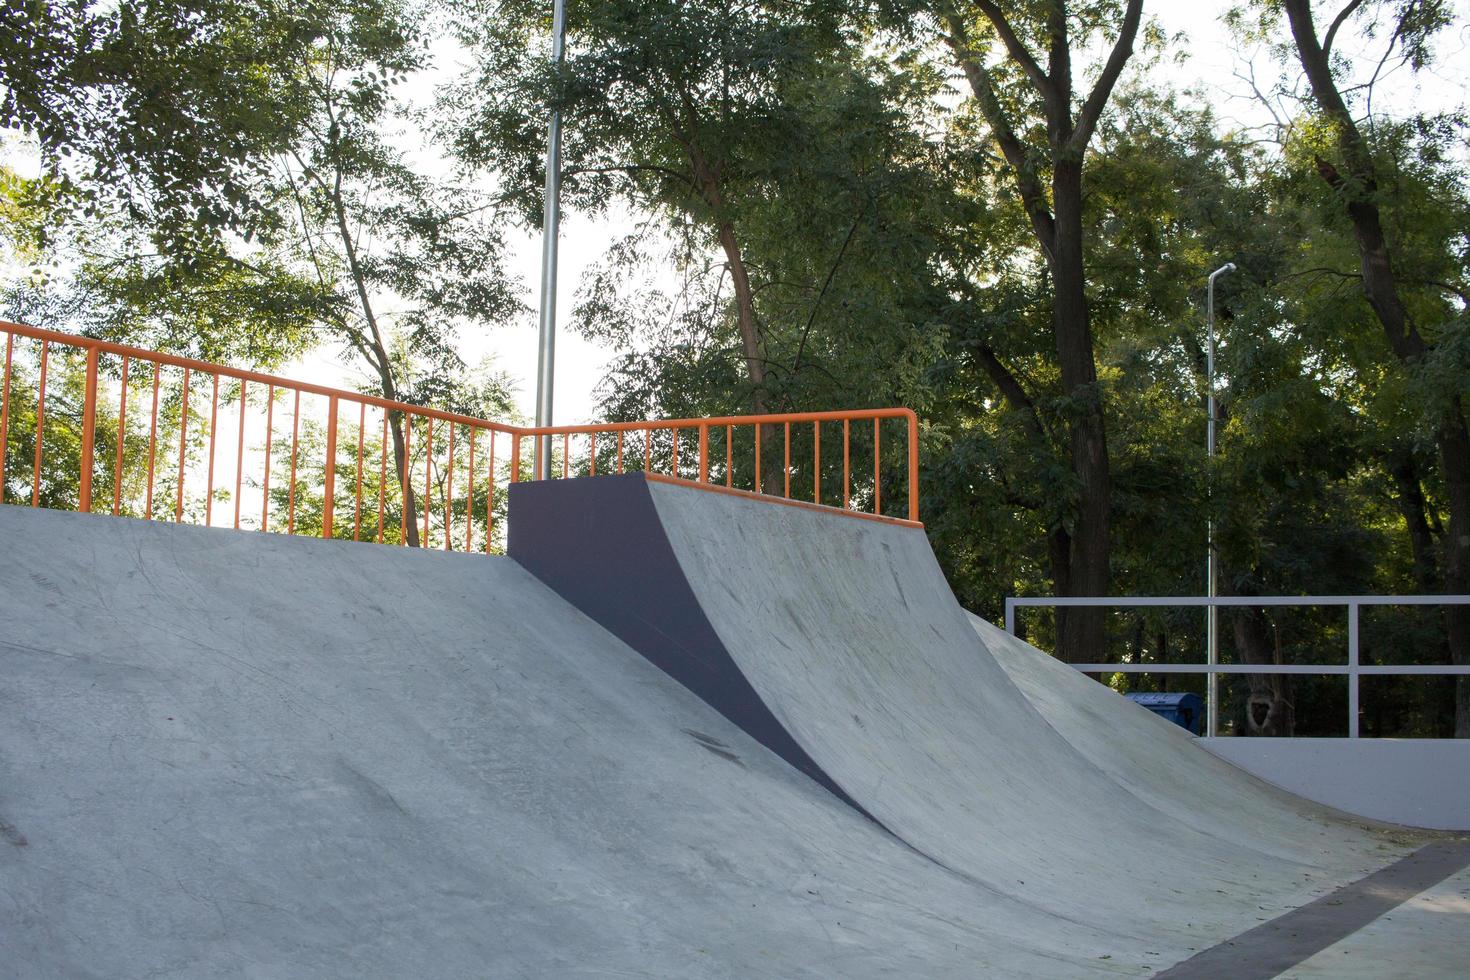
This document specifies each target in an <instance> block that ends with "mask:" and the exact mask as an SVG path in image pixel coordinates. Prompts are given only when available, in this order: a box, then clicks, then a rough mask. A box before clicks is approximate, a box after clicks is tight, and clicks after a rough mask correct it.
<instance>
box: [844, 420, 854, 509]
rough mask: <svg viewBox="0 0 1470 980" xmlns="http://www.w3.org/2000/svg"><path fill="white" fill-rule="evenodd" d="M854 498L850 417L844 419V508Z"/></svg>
mask: <svg viewBox="0 0 1470 980" xmlns="http://www.w3.org/2000/svg"><path fill="white" fill-rule="evenodd" d="M851 498H852V426H851V423H850V421H849V420H848V419H843V420H842V509H843V510H847V504H848V501H849V500H850V499H851Z"/></svg>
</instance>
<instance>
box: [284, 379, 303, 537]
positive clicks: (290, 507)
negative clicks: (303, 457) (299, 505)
mask: <svg viewBox="0 0 1470 980" xmlns="http://www.w3.org/2000/svg"><path fill="white" fill-rule="evenodd" d="M300 435H301V389H300V388H297V389H296V398H295V401H294V402H293V403H292V405H291V485H290V487H289V489H288V490H287V491H286V533H287V534H295V533H296V448H297V446H298V445H299V444H300V442H299V439H300Z"/></svg>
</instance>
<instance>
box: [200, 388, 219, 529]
mask: <svg viewBox="0 0 1470 980" xmlns="http://www.w3.org/2000/svg"><path fill="white" fill-rule="evenodd" d="M211 377H213V378H214V383H213V385H211V386H210V389H209V467H208V469H207V470H206V472H205V477H204V526H205V527H209V524H210V518H211V516H212V515H213V514H214V447H215V444H216V442H217V440H216V439H215V436H216V435H217V434H218V430H219V374H218V372H216V373H215V374H213V375H211Z"/></svg>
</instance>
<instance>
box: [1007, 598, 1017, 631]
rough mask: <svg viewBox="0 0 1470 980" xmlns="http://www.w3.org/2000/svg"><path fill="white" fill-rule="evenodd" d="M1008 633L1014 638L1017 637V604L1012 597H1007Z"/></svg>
mask: <svg viewBox="0 0 1470 980" xmlns="http://www.w3.org/2000/svg"><path fill="white" fill-rule="evenodd" d="M1005 609H1006V632H1007V633H1009V634H1011V635H1012V636H1015V635H1016V603H1015V600H1013V599H1012V598H1011V597H1010V596H1006V603H1005Z"/></svg>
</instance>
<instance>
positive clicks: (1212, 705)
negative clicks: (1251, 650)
mask: <svg viewBox="0 0 1470 980" xmlns="http://www.w3.org/2000/svg"><path fill="white" fill-rule="evenodd" d="M1234 271H1235V263H1234V262H1226V263H1225V264H1224V265H1222V266H1220V268H1218V269H1216V270H1215V271H1214V272H1212V273H1210V279H1209V286H1208V289H1207V299H1206V302H1205V333H1206V334H1208V339H1209V342H1208V346H1207V347H1206V350H1205V377H1206V381H1205V385H1206V390H1205V407H1206V411H1207V412H1208V413H1209V418H1208V419H1207V420H1206V422H1205V455H1206V457H1207V458H1208V459H1209V460H1210V461H1211V462H1210V464H1209V465H1208V466H1207V467H1206V470H1205V499H1206V506H1207V507H1213V503H1212V497H1213V491H1214V465H1213V461H1214V458H1215V280H1216V279H1217V278H1219V277H1220V276H1223V275H1225V274H1226V273H1227V272H1234ZM1205 540H1206V553H1205V594H1206V595H1207V596H1208V597H1209V598H1210V599H1214V598H1215V596H1216V594H1217V593H1216V579H1217V573H1216V569H1215V564H1216V555H1215V515H1214V512H1213V510H1211V511H1210V512H1209V514H1208V516H1207V518H1206V522H1205ZM1205 649H1206V653H1207V656H1206V660H1207V661H1208V663H1209V665H1210V668H1211V670H1210V673H1209V674H1208V675H1206V676H1207V680H1206V697H1205V715H1206V720H1205V735H1206V736H1208V737H1209V738H1214V737H1215V736H1216V735H1218V734H1219V733H1220V683H1219V675H1218V674H1216V673H1215V672H1214V668H1215V667H1216V666H1218V665H1219V663H1220V611H1219V609H1218V608H1217V607H1216V606H1215V605H1214V604H1211V605H1210V606H1209V607H1207V609H1206V611H1205Z"/></svg>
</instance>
